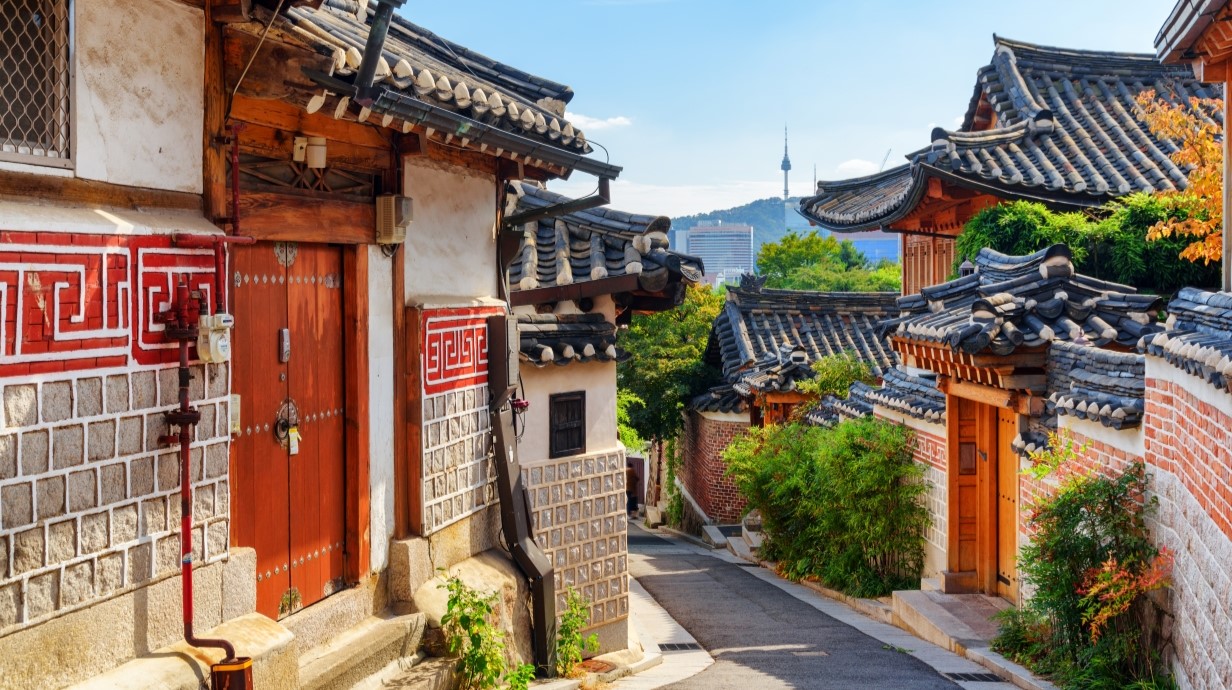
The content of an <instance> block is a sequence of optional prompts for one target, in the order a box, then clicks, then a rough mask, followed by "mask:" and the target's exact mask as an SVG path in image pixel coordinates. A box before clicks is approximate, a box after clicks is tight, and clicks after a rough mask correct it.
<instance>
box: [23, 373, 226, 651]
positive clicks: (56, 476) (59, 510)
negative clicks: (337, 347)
mask: <svg viewBox="0 0 1232 690" xmlns="http://www.w3.org/2000/svg"><path fill="white" fill-rule="evenodd" d="M192 372H193V379H192V383H191V389H190V390H191V395H192V399H193V401H194V402H193V404H194V405H195V406H196V407H197V408H198V409H199V410H200V411H201V422H200V424H198V426H197V428H196V440H195V441H194V442H193V444H192V456H191V457H192V481H193V489H194V505H193V509H194V515H193V521H194V525H195V527H194V533H193V547H194V558H195V561H196V563H197V564H198V565H200V564H204V563H209V562H213V561H218V560H221V559H223V558H225V557H226V556H227V553H228V543H229V536H228V528H229V517H228V516H229V504H230V491H229V486H228V471H229V457H228V453H229V432H228V419H229V416H228V400H229V394H230V378H229V377H230V372H229V368H228V365H226V364H219V365H206V364H198V365H195V366H194V367H193V369H192ZM178 386H179V383H178V376H177V370H176V369H175V368H174V367H171V368H168V367H166V366H165V365H163V366H153V367H142V368H111V369H86V370H78V371H75V372H72V373H64V372H61V373H59V374H44V375H41V376H12V377H9V378H6V379H4V380H3V381H2V382H0V389H2V390H0V405H2V407H0V635H3V634H5V633H9V632H12V631H14V630H17V629H20V628H21V627H24V626H27V625H30V624H34V623H38V622H40V621H44V620H47V619H49V618H52V617H54V616H57V615H59V614H62V613H65V612H67V611H71V610H74V609H77V608H81V607H84V606H86V605H88V604H91V603H94V602H97V601H100V600H102V599H105V598H109V597H112V596H116V595H118V594H120V593H124V592H127V591H131V590H132V589H134V588H137V587H140V586H143V585H146V584H149V583H151V582H152V581H155V580H159V579H163V578H166V577H169V576H171V575H174V574H176V573H178V572H179V566H180V537H179V534H178V532H179V527H180V523H179V520H180V499H179V486H180V475H179V470H180V465H179V448H178V445H175V446H165V445H163V444H161V443H160V442H159V436H162V435H164V434H167V433H169V427H168V425H167V423H166V421H165V420H164V416H163V415H164V413H165V412H166V411H167V410H169V409H170V408H171V407H173V406H175V405H177V404H178V394H179V388H178Z"/></svg>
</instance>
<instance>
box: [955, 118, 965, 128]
mask: <svg viewBox="0 0 1232 690" xmlns="http://www.w3.org/2000/svg"><path fill="white" fill-rule="evenodd" d="M965 119H966V116H965V115H959V116H958V117H956V118H954V129H958V128H959V127H962V123H963V120H965Z"/></svg>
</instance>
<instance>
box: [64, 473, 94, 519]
mask: <svg viewBox="0 0 1232 690" xmlns="http://www.w3.org/2000/svg"><path fill="white" fill-rule="evenodd" d="M96 506H98V476H97V475H96V474H95V472H94V470H93V469H88V470H83V471H81V472H74V473H72V474H70V475H69V476H68V509H69V511H70V512H77V511H79V510H89V509H90V508H94V507H96Z"/></svg>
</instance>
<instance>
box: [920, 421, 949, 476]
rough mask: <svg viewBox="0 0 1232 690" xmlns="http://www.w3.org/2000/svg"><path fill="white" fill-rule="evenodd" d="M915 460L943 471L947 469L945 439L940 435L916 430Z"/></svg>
mask: <svg viewBox="0 0 1232 690" xmlns="http://www.w3.org/2000/svg"><path fill="white" fill-rule="evenodd" d="M914 457H915V461H916V462H918V463H921V464H924V465H928V466H930V467H934V468H936V469H938V470H941V471H942V472H944V471H945V439H944V438H941V437H940V436H933V435H932V434H926V433H924V432H923V431H919V430H916V432H915V453H914Z"/></svg>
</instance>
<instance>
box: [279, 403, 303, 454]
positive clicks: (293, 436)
mask: <svg viewBox="0 0 1232 690" xmlns="http://www.w3.org/2000/svg"><path fill="white" fill-rule="evenodd" d="M274 438H276V439H278V444H279V445H281V446H282V447H283V448H286V449H287V450H288V451H289V452H290V454H291V455H297V454H299V442H300V440H302V437H301V436H300V433H299V407H298V406H297V405H296V404H295V401H294V400H292V399H290V398H287V399H286V400H284V401H283V402H282V405H281V406H279V408H278V416H277V419H276V420H275V421H274Z"/></svg>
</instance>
